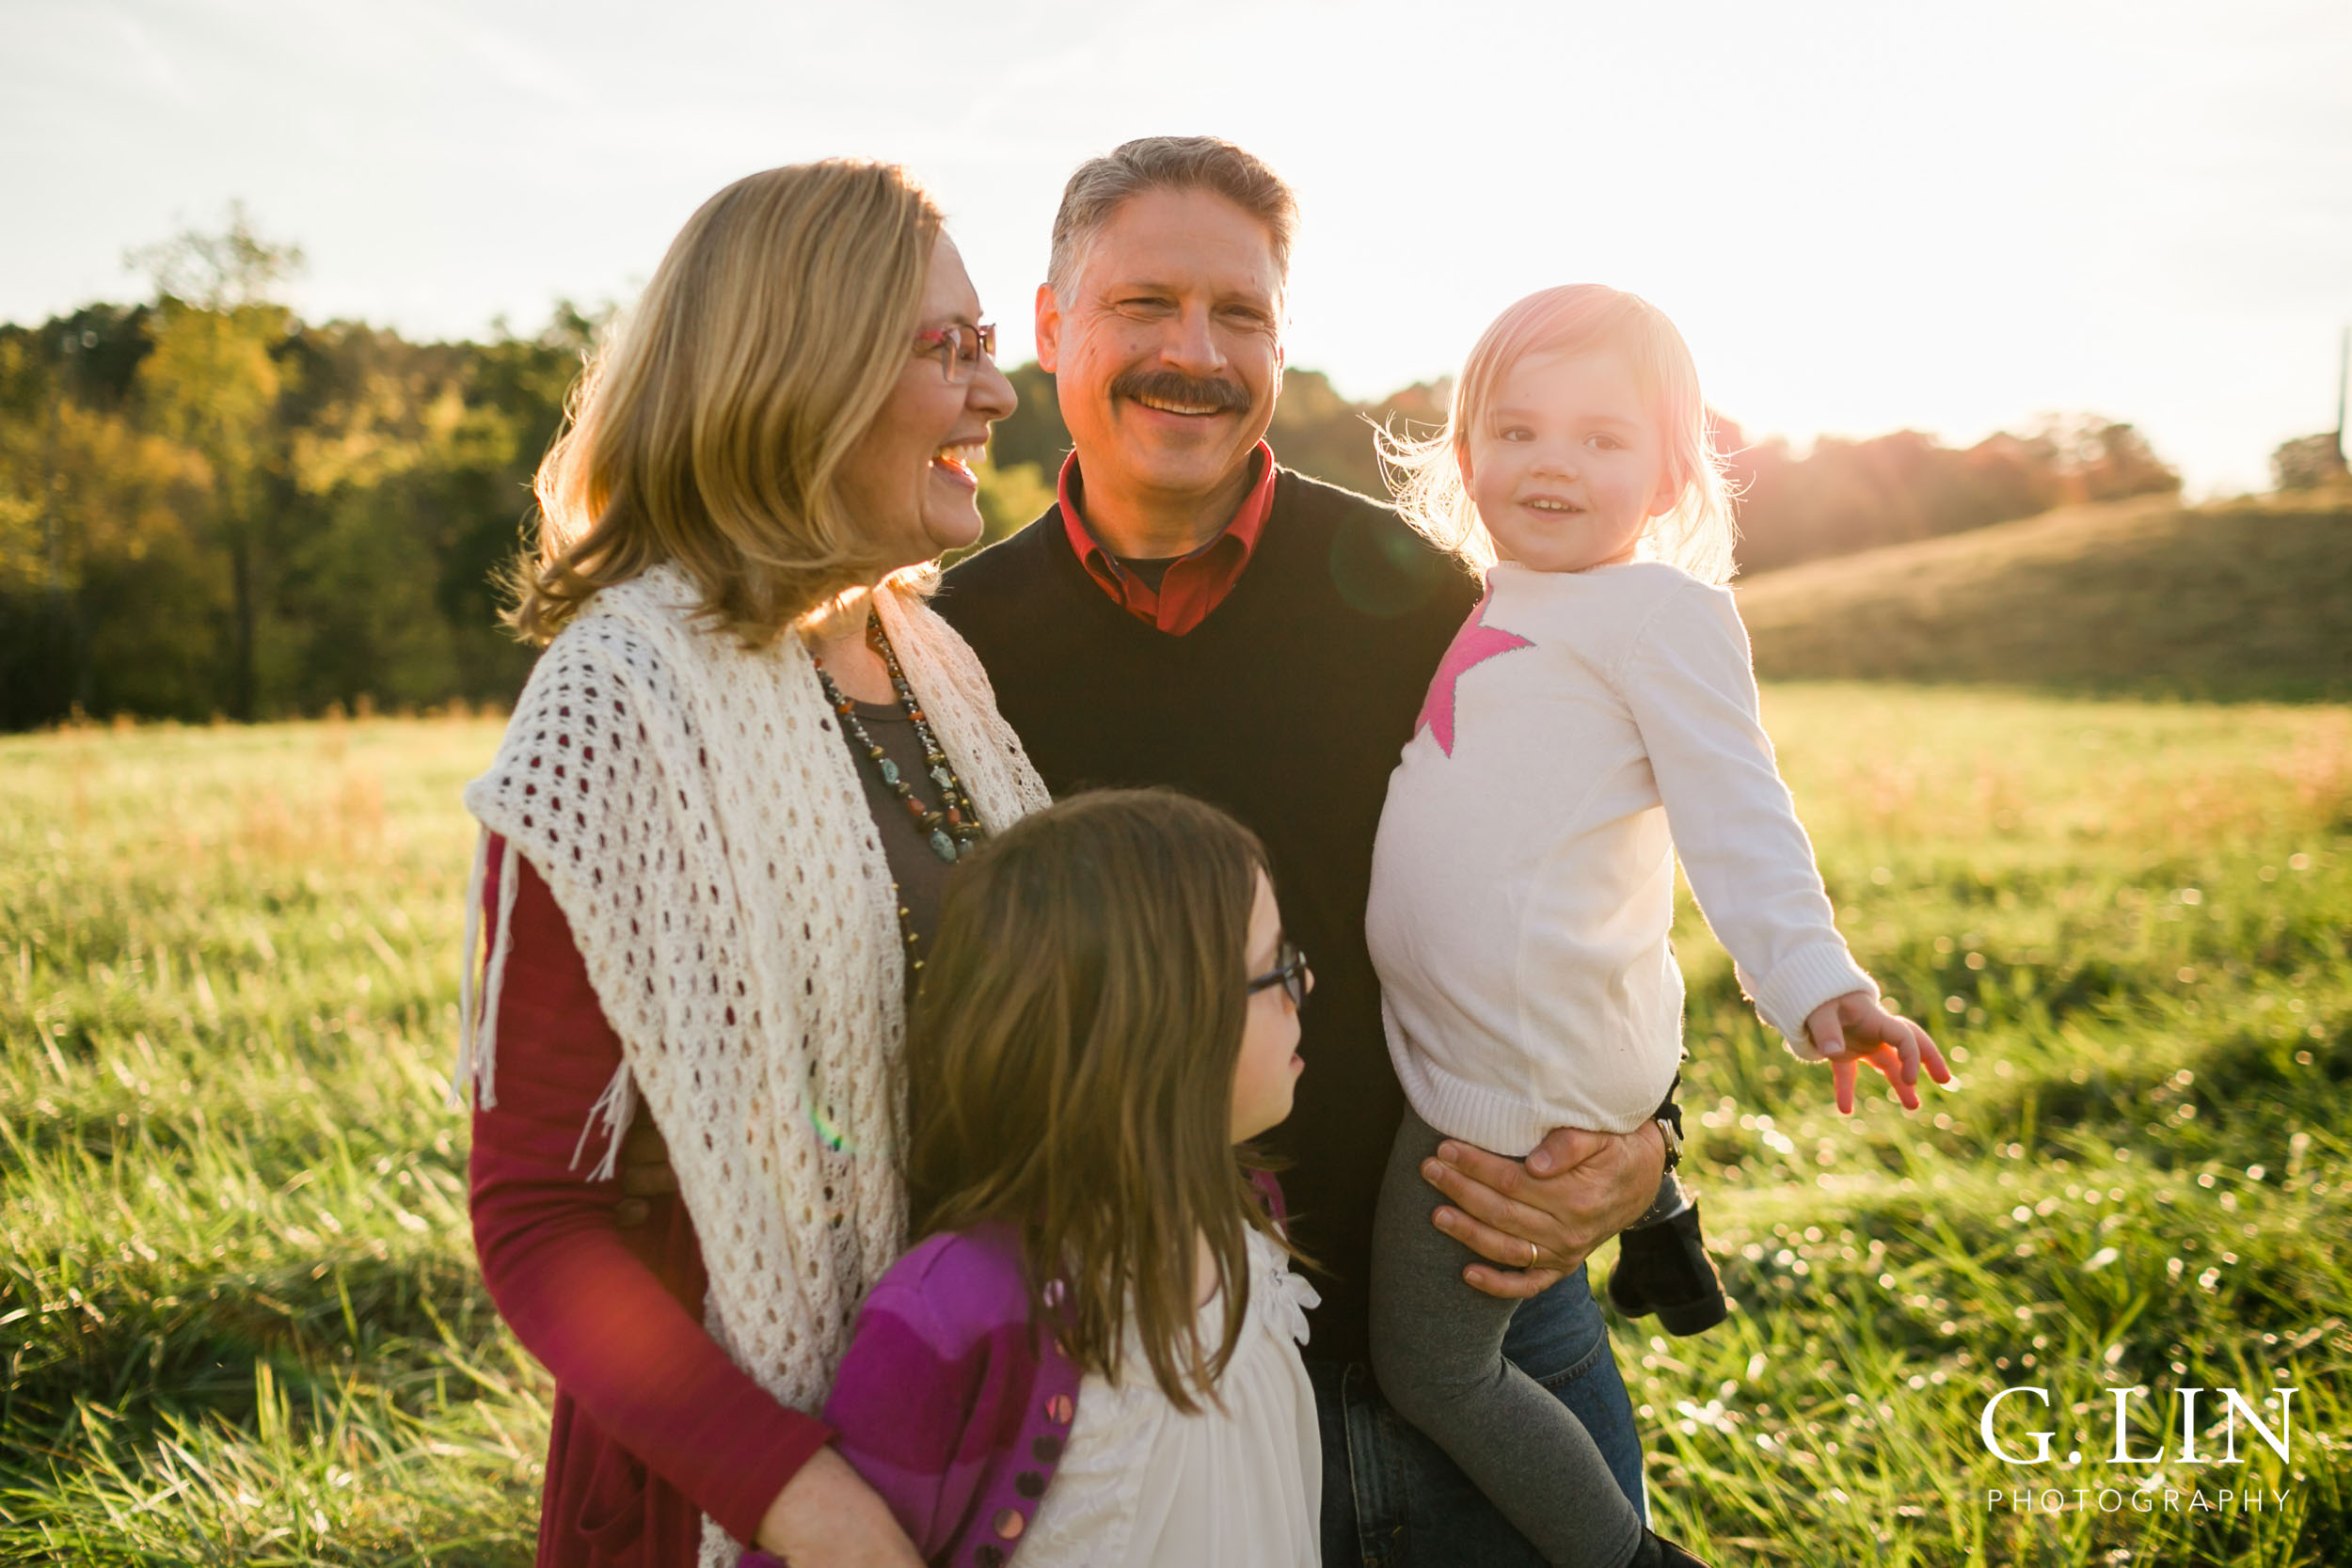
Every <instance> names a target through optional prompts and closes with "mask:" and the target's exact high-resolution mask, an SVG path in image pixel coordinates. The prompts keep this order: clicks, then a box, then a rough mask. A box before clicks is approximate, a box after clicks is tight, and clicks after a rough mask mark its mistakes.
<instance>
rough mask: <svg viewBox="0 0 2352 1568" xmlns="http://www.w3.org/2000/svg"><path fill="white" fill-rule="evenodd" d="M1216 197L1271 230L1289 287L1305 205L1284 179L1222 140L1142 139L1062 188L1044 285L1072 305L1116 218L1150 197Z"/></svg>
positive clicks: (1093, 161) (1088, 166) (1091, 163)
mask: <svg viewBox="0 0 2352 1568" xmlns="http://www.w3.org/2000/svg"><path fill="white" fill-rule="evenodd" d="M1155 190H1156V191H1214V192H1215V193H1216V194H1217V195H1218V196H1221V197H1223V198H1226V199H1227V200H1228V201H1231V202H1232V204H1233V205H1234V206H1236V207H1239V208H1240V209H1241V210H1242V211H1243V212H1245V213H1248V214H1249V215H1250V216H1251V217H1253V218H1256V219H1257V220H1258V221H1259V222H1260V223H1263V224H1264V225H1265V229H1266V237H1267V238H1268V239H1269V240H1271V241H1272V242H1273V245H1274V270H1275V275H1276V277H1277V279H1278V280H1279V282H1281V283H1284V284H1287V283H1288V282H1289V281H1290V275H1291V240H1292V238H1293V237H1294V236H1295V235H1296V233H1297V232H1298V198H1296V197H1295V196H1293V195H1292V194H1291V188H1290V187H1289V186H1288V185H1286V184H1284V183H1283V182H1282V177H1281V176H1280V175H1279V174H1277V173H1275V172H1274V171H1273V170H1272V169H1270V168H1268V167H1266V166H1265V165H1264V164H1263V163H1261V162H1259V161H1258V160H1257V159H1256V158H1255V157H1253V156H1251V155H1250V154H1249V153H1248V152H1245V151H1243V150H1241V149H1240V148H1238V147H1235V146H1234V145H1233V144H1232V142H1229V141H1226V140H1223V139H1222V138H1220V137H1216V136H1142V137H1138V138H1137V139H1136V140H1135V141H1131V142H1127V143H1125V144H1123V145H1121V146H1120V147H1118V148H1116V149H1114V150H1111V151H1110V152H1108V153H1105V154H1104V156H1102V157H1100V158H1089V159H1088V160H1087V161H1086V162H1085V163H1083V164H1080V165H1079V166H1078V168H1077V172H1076V173H1074V174H1073V175H1071V177H1070V183H1069V184H1067V185H1065V186H1063V187H1062V193H1061V211H1059V212H1057V213H1056V214H1054V254H1053V259H1052V260H1051V261H1048V262H1047V263H1046V267H1045V281H1046V283H1047V284H1048V285H1049V286H1050V287H1051V288H1052V289H1053V291H1054V297H1055V298H1056V299H1058V300H1061V301H1063V302H1065V303H1067V302H1068V301H1069V299H1070V287H1071V285H1072V284H1073V283H1074V282H1076V281H1077V271H1078V263H1079V261H1080V260H1081V259H1082V257H1083V255H1084V253H1085V250H1086V247H1087V245H1088V244H1089V242H1091V241H1092V240H1093V238H1094V236H1095V235H1096V234H1097V233H1099V232H1101V231H1102V228H1103V226H1104V224H1106V223H1108V222H1109V221H1110V220H1111V216H1112V214H1115V213H1117V212H1118V211H1119V209H1120V208H1121V207H1123V206H1125V205H1126V204H1127V202H1128V200H1129V199H1130V198H1134V197H1138V196H1141V195H1142V194H1143V193H1144V192H1146V191H1155Z"/></svg>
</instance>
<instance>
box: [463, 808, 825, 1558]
mask: <svg viewBox="0 0 2352 1568" xmlns="http://www.w3.org/2000/svg"><path fill="white" fill-rule="evenodd" d="M497 848H498V847H497V846H496V845H494V846H493V853H492V856H491V865H492V866H493V867H494V868H495V867H496V866H497V865H498V864H499V863H500V856H499V854H498V852H497ZM513 863H515V864H516V865H518V866H519V867H520V880H519V882H518V884H517V886H516V895H515V909H514V914H513V918H512V921H511V923H510V925H509V927H508V930H509V938H508V948H507V956H506V973H505V980H504V984H503V989H502V992H501V1000H500V1003H499V1017H498V1041H497V1053H498V1054H497V1079H496V1082H497V1088H498V1104H497V1105H496V1106H495V1107H494V1108H491V1109H488V1110H484V1109H480V1108H477V1109H476V1110H475V1112H474V1117H473V1156H472V1164H471V1176H472V1211H473V1233H474V1248H475V1251H476V1252H477V1253H478V1254H479V1255H480V1257H481V1259H482V1277H483V1279H484V1281H485V1283H486V1284H487V1285H488V1286H489V1290H490V1296H491V1299H492V1300H493V1301H495V1302H496V1303H497V1304H498V1309H499V1312H500V1313H501V1315H502V1316H503V1317H504V1318H505V1319H506V1322H507V1323H508V1324H509V1325H510V1326H511V1327H512V1328H513V1329H514V1331H515V1336H516V1338H518V1339H520V1340H521V1341H522V1342H523V1345H524V1347H525V1348H526V1349H528V1350H529V1351H530V1352H531V1354H533V1355H535V1356H537V1357H538V1358H539V1360H540V1361H541V1362H542V1363H544V1364H545V1365H546V1367H547V1368H548V1370H549V1371H550V1372H552V1373H554V1374H555V1385H556V1397H555V1409H554V1422H553V1430H552V1432H551V1433H550V1435H549V1438H548V1463H547V1483H546V1490H545V1493H544V1494H543V1496H542V1498H541V1501H540V1513H539V1552H538V1561H539V1564H540V1568H556V1565H561V1568H690V1565H691V1564H692V1562H693V1561H694V1560H695V1553H696V1543H697V1541H698V1539H699V1536H700V1528H699V1517H700V1515H701V1514H702V1513H709V1514H710V1516H711V1517H712V1518H714V1519H716V1520H718V1521H719V1523H720V1524H721V1525H723V1526H724V1527H725V1528H726V1529H727V1530H728V1532H729V1533H731V1534H733V1535H734V1536H735V1537H736V1538H737V1539H738V1540H740V1541H749V1540H751V1539H752V1537H753V1535H754V1534H755V1531H756V1530H757V1528H758V1526H759V1521H760V1518H761V1516H762V1515H763V1514H765V1513H767V1510H768V1505H769V1504H770V1503H771V1502H772V1501H773V1500H774V1499H775V1496H776V1494H777V1493H778V1492H780V1491H782V1490H783V1489H784V1485H785V1483H786V1482H787V1481H790V1480H791V1479H792V1477H793V1476H794V1475H795V1474H796V1473H797V1472H798V1471H799V1469H800V1467H801V1466H802V1465H803V1464H805V1463H806V1462H807V1461H808V1459H809V1458H810V1457H811V1456H812V1455H814V1454H815V1453H816V1451H817V1450H818V1449H820V1448H822V1447H823V1446H824V1445H825V1443H826V1442H827V1441H828V1440H829V1439H830V1438H831V1436H832V1431H831V1429H830V1428H828V1427H827V1426H826V1425H825V1424H824V1423H823V1422H821V1421H818V1420H817V1419H815V1418H812V1417H809V1416H806V1415H803V1414H802V1413H800V1412H798V1411H795V1410H791V1409H787V1407H786V1406H784V1405H782V1404H780V1403H778V1402H776V1400H775V1398H774V1397H773V1396H772V1395H771V1394H769V1393H768V1392H767V1390H765V1389H763V1388H762V1387H760V1386H759V1385H758V1384H756V1383H755V1382H754V1381H753V1380H752V1379H751V1378H750V1377H749V1376H748V1375H747V1374H745V1373H744V1372H743V1371H742V1370H740V1369H739V1368H738V1367H737V1366H736V1365H735V1364H734V1363H733V1362H731V1361H729V1360H728V1359H727V1357H726V1354H725V1353H724V1352H723V1351H721V1350H720V1348H719V1347H718V1345H717V1344H716V1343H715V1342H714V1341H713V1340H712V1339H711V1338H710V1336H709V1335H708V1334H707V1333H706V1332H705V1331H704V1329H703V1326H702V1310H703V1294H704V1291H705V1289H706V1287H707V1275H705V1273H704V1271H703V1262H702V1252H701V1249H700V1247H699V1246H698V1245H697V1244H696V1243H695V1239H694V1228H693V1225H692V1223H691V1221H690V1220H689V1219H688V1217H687V1213H686V1208H685V1205H684V1204H683V1203H681V1202H680V1201H679V1200H678V1199H677V1198H676V1197H675V1196H669V1197H657V1198H653V1199H649V1200H647V1201H648V1202H649V1203H650V1206H651V1212H650V1214H649V1215H648V1217H647V1218H646V1220H645V1222H644V1224H643V1225H641V1226H635V1227H629V1228H628V1229H623V1228H621V1227H619V1226H618V1225H616V1224H615V1223H614V1219H613V1208H614V1205H616V1204H617V1203H619V1202H620V1201H621V1197H622V1194H621V1188H620V1183H619V1182H618V1181H617V1180H614V1181H591V1180H587V1179H586V1172H587V1171H588V1170H590V1169H592V1168H594V1166H595V1164H596V1161H597V1160H598V1158H599V1157H600V1156H601V1155H602V1153H603V1148H602V1145H601V1142H600V1140H598V1139H595V1138H592V1139H590V1140H589V1143H588V1146H587V1148H584V1149H582V1150H581V1152H580V1160H579V1163H578V1164H574V1163H573V1151H574V1149H575V1148H579V1147H580V1130H581V1129H582V1128H584V1127H586V1126H587V1124H588V1116H589V1112H590V1110H591V1108H592V1107H593V1106H594V1105H595V1103H596V1098H597V1096H598V1095H600V1094H601V1093H602V1092H603V1091H604V1088H605V1085H607V1084H608V1083H609V1082H611V1080H612V1075H613V1073H614V1072H615V1071H616V1070H617V1069H619V1067H620V1065H621V1042H620V1037H618V1036H616V1035H615V1034H614V1033H613V1032H612V1025H611V1024H609V1023H607V1022H605V1017H604V1011H603V1008H602V1007H601V1006H598V1004H597V1002H596V992H595V991H594V990H592V989H591V988H590V986H589V983H588V969H587V964H586V962H585V961H584V960H583V959H582V958H581V957H580V949H579V947H578V945H577V944H576V943H575V942H573V940H572V933H571V927H570V926H569V924H568V923H566V922H565V920H564V914H563V911H561V910H559V909H558V908H557V907H556V904H555V899H554V897H553V896H552V895H550V894H549V893H548V886H547V884H546V883H545V882H544V881H542V880H541V879H540V878H539V874H538V873H537V872H536V871H535V870H533V869H532V867H531V865H530V863H528V862H524V861H522V860H521V859H520V857H516V858H515V860H514V862H513ZM483 900H484V907H485V911H487V912H488V913H489V915H490V916H492V917H495V914H496V911H497V909H498V887H497V883H496V878H495V875H494V876H493V878H492V879H491V883H490V885H489V886H488V887H486V888H485V890H484V895H483ZM470 961H471V959H470V957H469V962H470ZM640 1114H641V1115H642V1114H643V1112H642V1111H641V1112H640Z"/></svg>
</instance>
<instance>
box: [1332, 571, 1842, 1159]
mask: <svg viewBox="0 0 2352 1568" xmlns="http://www.w3.org/2000/svg"><path fill="white" fill-rule="evenodd" d="M1677 853H1678V854H1679V855H1680V856H1681V859H1682V864H1683V869H1684V871H1685V873H1686V874H1687V875H1688V876H1689V878H1690V880H1691V889H1692V893H1694V894H1695V895H1697V898H1698V903H1699V908H1700V911H1701V912H1703V913H1704V914H1705V915H1706V916H1707V921H1708V925H1709V926H1710V927H1713V929H1714V932H1715V935H1716V936H1717V938H1718V939H1719V940H1721V941H1722V942H1723V944H1724V947H1725V948H1727V949H1728V950H1729V951H1730V953H1731V956H1732V958H1733V960H1734V962H1735V963H1736V965H1737V966H1738V971H1739V975H1740V985H1741V986H1742V987H1743V988H1744V989H1745V990H1746V991H1747V993H1748V995H1749V996H1750V997H1752V998H1753V999H1754V1000H1755V1002H1756V1010H1757V1011H1758V1012H1759V1013H1760V1014H1761V1015H1762V1016H1763V1019H1764V1021H1765V1022H1767V1023H1768V1024H1770V1025H1772V1027H1773V1028H1775V1029H1778V1030H1779V1031H1780V1032H1781V1033H1782V1034H1783V1035H1785V1036H1787V1037H1788V1042H1789V1046H1790V1048H1791V1049H1792V1050H1794V1051H1795V1052H1796V1053H1797V1054H1798V1055H1799V1056H1801V1057H1803V1058H1804V1059H1807V1060H1817V1059H1818V1058H1819V1054H1820V1053H1818V1052H1817V1051H1815V1050H1814V1048H1813V1047H1812V1045H1811V1043H1810V1042H1809V1041H1807V1040H1806V1039H1805V1037H1804V1020H1805V1017H1806V1015H1808V1014H1809V1013H1811V1012H1812V1011H1813V1009H1814V1008H1816V1007H1818V1006H1820V1005H1821V1004H1822V1003H1824V1002H1827V1001H1829V1000H1830V999H1831V998H1833V997H1836V996H1840V995H1843V994H1845V993H1846V992H1848V991H1853V990H1863V991H1868V992H1870V993H1871V994H1872V995H1876V994H1877V987H1875V986H1874V985H1873V984H1872V983H1871V981H1870V977H1869V976H1868V975H1867V974H1865V973H1863V971H1862V969H1861V968H1860V967H1859V966H1858V965H1856V964H1855V962H1854V961H1853V958H1852V956H1851V954H1849V953H1848V952H1847V950H1846V943H1845V941H1844V939H1843V938H1841V937H1840V936H1839V935H1838V934H1837V927H1836V924H1835V923H1834V921H1833V919H1832V915H1831V910H1830V902H1829V897H1828V895H1827V894H1826V893H1824V892H1823V891H1822V887H1821V878H1820V872H1819V871H1818V870H1817V869H1816V868H1815V866H1814V863H1813V846H1812V844H1811V842H1810V841H1809V840H1808V839H1807V838H1806V837H1805V834H1804V828H1803V827H1801V826H1800V825H1799V824H1798V822H1797V814H1796V810H1795V807H1794V805H1793V803H1792V802H1791V801H1790V800H1789V796H1788V787H1787V786H1786V785H1785V784H1782V783H1781V780H1780V774H1779V771H1778V769H1777V768H1775V767H1774V766H1773V762H1772V742H1771V740H1770V739H1768V738H1767V737H1766V736H1765V734H1764V729H1763V725H1762V723H1761V722H1760V721H1759V720H1758V717H1757V710H1756V676H1755V674H1754V673H1753V672H1752V671H1751V669H1750V667H1749V662H1748V639H1747V632H1746V630H1745V628H1743V627H1742V626H1740V616H1739V612H1738V611H1737V610H1734V609H1733V608H1732V598H1731V594H1730V593H1729V591H1727V590H1725V589H1722V588H1716V587H1710V586H1709V585H1708V584H1706V583H1703V582H1701V581H1699V580H1698V579H1697V578H1693V577H1691V576H1690V575H1688V574H1687V573H1684V572H1682V571H1680V570H1678V569H1677V568H1675V567H1673V566H1669V565H1665V564H1662V563H1661V562H1629V563H1627V564H1624V565H1618V566H1600V567H1595V568H1593V569H1591V570H1589V571H1583V572H1536V571H1533V570H1530V569H1529V568H1527V567H1524V566H1520V565H1517V564H1514V563H1511V562H1504V563H1503V564H1501V565H1498V566H1496V567H1494V568H1493V569H1492V570H1491V571H1490V572H1489V573H1488V574H1487V578H1486V598H1485V599H1484V600H1483V601H1482V602H1481V603H1480V605H1479V608H1478V610H1476V611H1475V612H1473V613H1472V615H1471V617H1470V621H1469V622H1468V623H1466V624H1465V625H1464V626H1463V627H1462V630H1461V632H1460V633H1459V634H1457V635H1456V636H1455V638H1454V644H1453V646H1452V647H1451V648H1449V649H1448V650H1447V652H1446V657H1445V659H1444V662H1443V663H1442V664H1441V665H1440V666H1439V668H1438V676H1437V679H1436V680H1435V681H1433V682H1432V683H1431V685H1430V689H1429V696H1428V699H1427V701H1426V702H1425V703H1424V704H1423V705H1422V716H1421V723H1420V725H1419V726H1418V727H1417V728H1416V730H1415V731H1414V734H1413V738H1412V739H1411V740H1410V741H1408V742H1407V743H1406V747H1405V753H1404V758H1403V760H1402V761H1401V762H1400V763H1399V764H1398V765H1397V768H1396V772H1395V773H1394V774H1393V775H1392V776H1391V779H1390V781H1389V797H1388V805H1387V809H1386V810H1385V811H1384V812H1383V813H1382V815H1381V818H1380V836H1379V840H1378V844H1377V847H1375V849H1374V851H1373V869H1372V900H1371V907H1370V910H1369V912H1368V914H1367V917H1366V921H1365V928H1366V935H1367V936H1368V937H1369V939H1370V942H1371V947H1372V958H1373V963H1374V964H1375V966H1376V967H1377V968H1378V970H1379V973H1380V988H1381V998H1382V1000H1381V1006H1382V1011H1383V1015H1384V1017H1385V1020H1386V1022H1387V1025H1388V1034H1389V1054H1390V1056H1391V1059H1393V1060H1394V1062H1395V1063H1396V1071H1397V1076H1398V1078H1399V1079H1401V1080H1402V1081H1403V1083H1404V1085H1405V1093H1406V1098H1407V1099H1408V1100H1409V1101H1411V1102H1412V1106H1413V1109H1414V1110H1415V1111H1416V1112H1418V1113H1419V1114H1420V1116H1421V1117H1422V1120H1424V1121H1426V1122H1428V1123H1429V1125H1430V1126H1432V1127H1434V1128H1436V1129H1437V1130H1438V1132H1442V1133H1444V1134H1445V1135H1446V1136H1448V1137H1454V1138H1462V1139H1466V1140H1468V1141H1469V1142H1471V1143H1474V1144H1477V1145H1479V1146H1480V1147H1482V1148H1489V1149H1493V1150H1495V1151H1496V1152H1498V1153H1502V1154H1508V1155H1512V1156H1514V1157H1517V1156H1522V1155H1524V1154H1526V1153H1527V1152H1528V1151H1529V1150H1531V1149H1532V1148H1534V1147H1535V1145H1536V1144H1538V1143H1540V1142H1542V1141H1543V1138H1544V1136H1545V1134H1546V1133H1547V1132H1549V1131H1550V1130H1551V1129H1553V1128H1555V1127H1587V1128H1593V1129H1597V1130H1598V1131H1601V1132H1631V1131H1632V1130H1633V1129H1635V1128H1637V1127H1639V1126H1640V1125H1641V1124H1642V1123H1643V1121H1645V1119H1647V1118H1648V1117H1649V1116H1650V1115H1651V1113H1652V1112H1654V1111H1655V1110H1656V1109H1657V1108H1658V1104H1659V1102H1660V1101H1661V1100H1662V1099H1663V1098H1664V1097H1665V1094H1666V1091H1667V1089H1668V1087H1669V1086H1670V1085H1672V1084H1673V1082H1674V1076H1675V1072H1676V1069H1677V1065H1678V1063H1679V1062H1680V1060H1681V1047H1682V974H1681V971H1680V970H1679V969H1677V967H1676V965H1675V958H1674V952H1673V949H1672V947H1671V945H1670V944H1669V943H1668V942H1667V929H1668V927H1670V926H1671V925H1672V923H1673V920H1674V868H1675V858H1676V856H1677Z"/></svg>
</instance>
